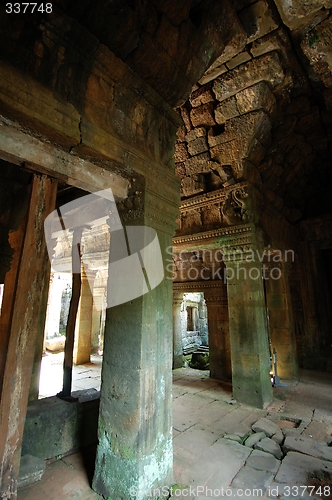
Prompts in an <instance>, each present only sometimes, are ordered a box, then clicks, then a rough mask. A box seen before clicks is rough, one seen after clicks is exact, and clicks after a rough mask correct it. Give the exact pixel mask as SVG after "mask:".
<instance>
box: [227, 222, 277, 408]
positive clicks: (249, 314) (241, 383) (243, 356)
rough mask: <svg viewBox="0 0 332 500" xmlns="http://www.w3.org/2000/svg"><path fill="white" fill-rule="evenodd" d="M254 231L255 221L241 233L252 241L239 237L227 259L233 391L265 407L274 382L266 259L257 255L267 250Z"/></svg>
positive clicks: (242, 397)
mask: <svg viewBox="0 0 332 500" xmlns="http://www.w3.org/2000/svg"><path fill="white" fill-rule="evenodd" d="M253 232H255V229H254V226H253V225H252V226H248V228H247V234H246V235H244V234H243V233H242V234H241V240H242V241H245V238H246V239H248V242H249V245H246V244H241V246H240V245H237V244H236V243H237V242H236V237H235V238H234V240H235V241H233V242H232V245H231V246H228V249H227V251H225V253H224V259H225V262H226V267H227V295H228V311H229V331H230V341H231V357H232V384H233V395H234V398H235V399H236V400H237V401H239V402H240V403H245V404H249V405H251V406H256V407H258V408H263V407H265V406H266V405H267V404H269V403H270V402H271V401H272V385H271V380H270V376H269V371H270V352H269V342H268V325H267V314H266V304H265V293H264V286H263V279H262V269H261V268H262V263H261V262H259V261H258V260H256V259H255V257H256V255H257V253H256V249H259V253H263V250H262V251H261V249H263V244H261V245H259V246H258V242H257V243H256V241H255V240H256V239H258V238H257V235H255V234H254V235H252V233H253ZM254 238H255V240H254ZM253 240H254V241H253ZM247 259H248V260H247Z"/></svg>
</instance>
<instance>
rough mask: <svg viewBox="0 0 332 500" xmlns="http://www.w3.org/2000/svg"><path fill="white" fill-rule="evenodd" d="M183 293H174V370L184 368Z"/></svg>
mask: <svg viewBox="0 0 332 500" xmlns="http://www.w3.org/2000/svg"><path fill="white" fill-rule="evenodd" d="M182 300H183V293H177V292H174V293H173V368H181V367H182V366H183V346H182V329H181V304H182Z"/></svg>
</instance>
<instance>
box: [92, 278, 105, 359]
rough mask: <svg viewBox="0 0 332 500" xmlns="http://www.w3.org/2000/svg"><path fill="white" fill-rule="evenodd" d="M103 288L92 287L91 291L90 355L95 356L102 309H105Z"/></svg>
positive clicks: (98, 347) (97, 347)
mask: <svg viewBox="0 0 332 500" xmlns="http://www.w3.org/2000/svg"><path fill="white" fill-rule="evenodd" d="M105 293H106V290H105V287H101V286H98V287H96V286H95V287H94V289H93V309H92V325H91V353H92V354H97V353H98V351H99V350H100V343H101V342H100V341H101V326H102V316H103V309H105V308H106V303H105Z"/></svg>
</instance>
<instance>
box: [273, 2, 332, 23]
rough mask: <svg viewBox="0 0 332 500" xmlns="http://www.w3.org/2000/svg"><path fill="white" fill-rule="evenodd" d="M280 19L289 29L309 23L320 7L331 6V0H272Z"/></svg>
mask: <svg viewBox="0 0 332 500" xmlns="http://www.w3.org/2000/svg"><path fill="white" fill-rule="evenodd" d="M274 2H275V4H276V6H277V8H278V10H279V14H280V16H281V19H282V20H283V22H284V23H285V24H286V26H288V27H289V28H290V29H291V30H296V29H298V28H302V27H304V26H306V25H307V24H309V23H310V21H311V20H312V19H313V18H314V17H315V15H316V14H317V13H318V12H319V11H320V10H321V9H329V8H330V7H332V1H331V0H291V1H289V0H274Z"/></svg>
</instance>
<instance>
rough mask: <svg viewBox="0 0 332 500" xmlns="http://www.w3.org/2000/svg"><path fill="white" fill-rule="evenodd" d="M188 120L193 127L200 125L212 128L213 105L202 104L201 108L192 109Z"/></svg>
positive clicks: (209, 103)
mask: <svg viewBox="0 0 332 500" xmlns="http://www.w3.org/2000/svg"><path fill="white" fill-rule="evenodd" d="M190 119H191V123H192V124H193V126H194V127H197V126H200V125H205V126H207V127H212V126H213V125H215V124H216V122H215V120H214V112H213V103H212V102H208V103H207V104H202V106H199V107H198V108H194V109H192V110H191V112H190Z"/></svg>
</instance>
